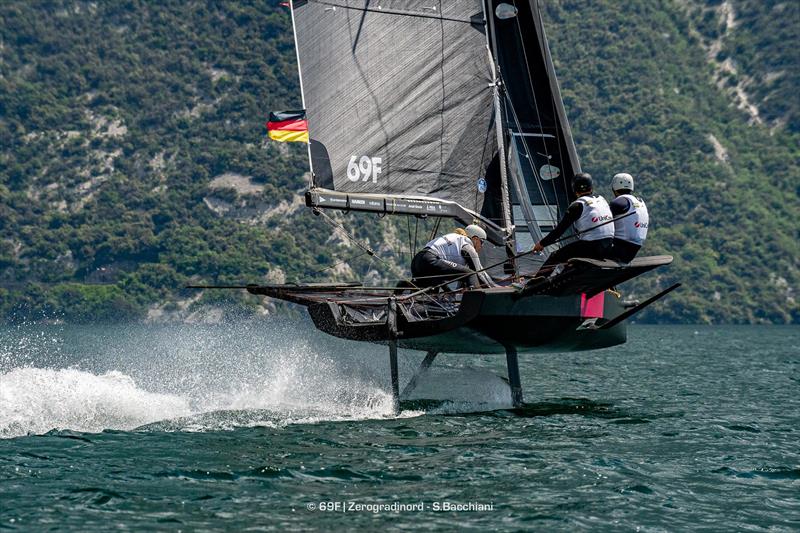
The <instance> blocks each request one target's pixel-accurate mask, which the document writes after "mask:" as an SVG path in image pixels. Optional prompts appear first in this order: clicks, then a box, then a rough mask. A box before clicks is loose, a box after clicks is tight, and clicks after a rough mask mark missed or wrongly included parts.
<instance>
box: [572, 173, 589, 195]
mask: <svg viewBox="0 0 800 533" xmlns="http://www.w3.org/2000/svg"><path fill="white" fill-rule="evenodd" d="M593 189H594V186H593V184H592V176H591V175H589V174H588V173H586V172H581V173H579V174H575V178H573V180H572V190H573V191H575V194H577V193H580V192H591V191H592V190H593Z"/></svg>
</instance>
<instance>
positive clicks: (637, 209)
mask: <svg viewBox="0 0 800 533" xmlns="http://www.w3.org/2000/svg"><path fill="white" fill-rule="evenodd" d="M611 190H613V191H614V196H615V198H614V200H612V201H611V203H610V204H609V206H610V207H611V214H612V215H614V218H615V219H616V220H615V221H614V254H613V258H614V259H616V260H617V261H620V262H622V263H630V262H631V261H632V260H633V258H634V257H636V254H637V253H638V252H639V249H641V247H642V245H643V244H644V241H645V239H647V227H648V225H649V224H650V215H649V214H648V213H647V205H646V204H645V203H644V200H642V199H641V198H639V197H637V196H634V195H633V176H631V175H630V174H626V173H620V174H617V175H616V176H614V178H613V179H612V180H611ZM626 215H627V216H626Z"/></svg>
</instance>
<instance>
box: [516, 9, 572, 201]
mask: <svg viewBox="0 0 800 533" xmlns="http://www.w3.org/2000/svg"><path fill="white" fill-rule="evenodd" d="M512 3H513V4H514V8H515V9H518V8H517V1H516V0H512ZM531 14H532V13H531ZM514 18H515V19H516V20H515V22H516V23H517V31H519V41H520V43H521V44H522V57H523V58H524V59H525V70H526V72H527V74H528V83H529V84H530V88H531V96H533V109H534V111H536V119H537V122H538V123H539V133H540V134H541V135H542V146H544V153H545V156H546V157H547V161H548V164H549V163H550V157H551V156H550V151H549V150H548V148H547V141H546V140H545V138H544V128H543V126H542V115H541V114H540V113H539V103H538V102H537V100H536V90H535V89H534V86H533V78H532V77H531V65H530V62H529V61H528V51H527V49H526V46H525V38H524V37H523V35H522V25H521V24H520V22H519V17H514ZM538 33H539V32H537V35H538ZM541 45H542V42H541V41H540V42H539V49H540V50H541V49H542V46H541ZM545 68H547V65H545ZM509 99H511V96H510V95H509ZM556 129H558V128H556ZM520 133H522V131H520ZM522 142H523V143H525V144H526V145H527V144H528V141H527V140H526V139H524V138H523V140H522ZM561 169H562V172H561V174H562V175H563V174H564V172H563V169H564V167H563V165H562V167H561ZM565 179H566V178H565ZM550 181H551V182H552V180H550ZM551 185H552V187H553V194H554V195H555V197H556V209H558V191H556V186H555V183H551ZM565 191H566V189H565ZM543 199H544V200H545V201H546V200H547V199H546V198H543ZM556 214H558V213H556Z"/></svg>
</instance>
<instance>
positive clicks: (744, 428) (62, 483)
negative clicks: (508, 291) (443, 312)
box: [0, 321, 800, 531]
mask: <svg viewBox="0 0 800 533" xmlns="http://www.w3.org/2000/svg"><path fill="white" fill-rule="evenodd" d="M799 346H800V328H796V327H795V328H788V327H783V328H781V327H696V326H688V327H644V326H642V327H633V328H632V329H631V331H630V341H629V343H628V344H627V345H625V346H622V347H618V348H613V349H608V350H603V351H596V352H584V353H570V354H557V355H553V356H547V357H546V356H538V355H537V356H525V355H523V356H522V365H521V366H522V368H521V371H522V378H523V385H524V389H525V399H526V402H527V404H526V406H525V407H524V408H523V409H519V410H510V409H507V408H506V407H507V405H508V403H509V395H508V392H507V389H506V388H505V386H504V382H503V381H501V380H499V379H497V378H495V377H492V375H491V374H490V372H497V373H503V372H504V367H503V362H504V360H503V358H502V357H496V356H494V357H493V356H481V357H463V356H449V357H444V358H443V359H441V360H440V361H438V362H437V365H439V366H438V367H437V368H436V369H435V371H434V372H433V373H432V374H431V375H430V376H429V378H428V379H426V380H424V382H423V383H422V385H421V389H420V395H424V396H425V397H436V396H439V397H449V398H453V399H454V401H453V402H445V403H441V402H438V403H437V402H420V401H415V402H406V403H405V404H404V412H403V414H402V415H401V416H400V417H398V418H393V417H389V416H388V412H389V406H390V402H389V397H388V396H387V394H386V388H387V387H386V384H387V382H388V376H387V374H388V372H387V368H386V367H387V366H388V365H387V361H386V359H387V358H386V355H385V353H384V351H383V349H381V348H379V347H373V346H369V345H359V344H351V343H346V342H343V341H338V340H335V339H330V338H327V337H324V336H321V335H319V334H317V333H315V332H312V330H311V327H310V326H309V325H308V324H292V323H289V322H283V321H276V322H273V323H270V324H267V325H263V324H262V325H258V326H256V325H247V324H239V325H235V326H228V327H222V326H214V327H199V326H196V327H193V326H181V327H142V326H137V327H105V328H78V327H67V326H49V327H43V326H38V327H28V328H5V329H0V437H3V438H0V529H6V528H7V529H21V530H34V531H39V530H44V529H59V530H63V529H73V530H80V531H107V530H109V529H114V528H127V529H139V530H142V529H146V530H152V529H165V530H166V529H168V530H185V531H202V530H231V531H238V530H248V529H249V530H314V529H328V530H332V529H345V528H347V529H351V528H360V529H366V530H377V529H382V528H390V529H408V530H426V529H445V530H451V529H455V528H473V529H476V530H481V531H483V530H488V529H502V530H531V529H532V530H546V531H550V530H563V531H574V530H576V529H593V530H594V529H600V530H635V529H641V530H645V531H664V530H668V531H680V530H687V529H706V530H718V531H730V530H733V529H743V528H747V529H753V530H766V529H770V528H771V529H772V530H797V529H800V394H799V393H800V348H799ZM420 359H421V354H417V353H414V352H406V353H404V354H403V360H402V361H401V373H402V375H403V377H404V379H408V377H409V376H410V372H411V370H412V368H413V366H414V365H415V364H416V363H417V362H418V361H419V360H420ZM475 411H478V412H475ZM480 411H483V412H480ZM395 503H397V504H405V505H411V504H419V503H422V505H423V507H424V509H423V510H421V511H420V510H404V511H392V510H381V511H379V512H375V506H378V505H386V506H390V505H392V504H395ZM448 504H449V505H454V504H460V505H469V504H472V506H473V507H474V506H475V505H476V504H480V505H483V506H486V507H491V508H488V509H487V508H484V509H483V510H471V511H470V510H444V508H445V506H446V505H448ZM329 506H330V507H333V508H334V510H327V508H328V507H329ZM342 506H344V510H342ZM354 506H362V509H361V510H355V509H354ZM437 506H438V509H439V510H437ZM310 507H314V509H313V510H310V509H309V508H310ZM320 507H322V508H324V509H326V510H320Z"/></svg>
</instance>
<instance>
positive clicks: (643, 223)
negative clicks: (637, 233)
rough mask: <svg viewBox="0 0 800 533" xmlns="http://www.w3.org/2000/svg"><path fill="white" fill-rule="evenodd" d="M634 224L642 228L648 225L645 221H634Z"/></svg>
mask: <svg viewBox="0 0 800 533" xmlns="http://www.w3.org/2000/svg"><path fill="white" fill-rule="evenodd" d="M634 226H636V227H637V228H644V229H647V226H648V224H647V222H636V223H635V224H634Z"/></svg>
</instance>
